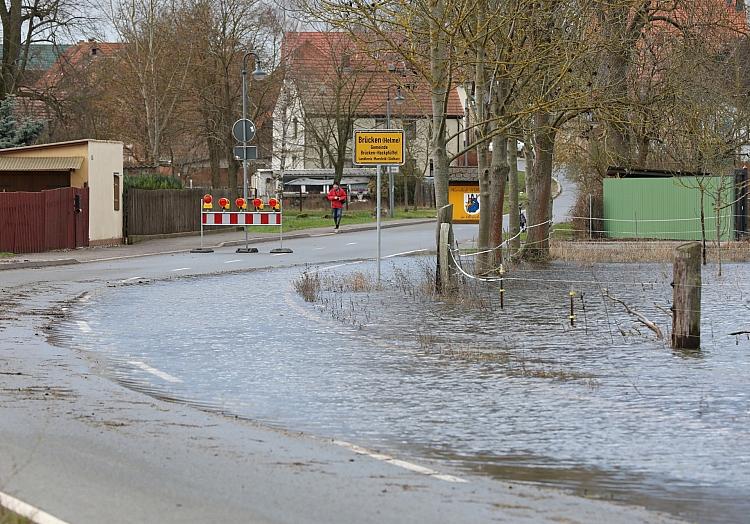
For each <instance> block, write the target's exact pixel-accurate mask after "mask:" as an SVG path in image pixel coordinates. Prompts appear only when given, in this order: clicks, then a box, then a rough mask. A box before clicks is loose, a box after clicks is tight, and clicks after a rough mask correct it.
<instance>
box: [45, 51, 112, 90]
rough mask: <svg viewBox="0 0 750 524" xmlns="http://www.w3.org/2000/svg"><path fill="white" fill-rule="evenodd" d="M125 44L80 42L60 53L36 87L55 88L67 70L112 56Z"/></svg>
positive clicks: (79, 67)
mask: <svg viewBox="0 0 750 524" xmlns="http://www.w3.org/2000/svg"><path fill="white" fill-rule="evenodd" d="M124 45H125V44H122V43H114V42H92V41H87V42H78V43H77V44H75V45H72V46H70V47H69V48H68V49H66V50H65V52H64V53H63V54H62V55H60V57H59V58H58V59H57V60H56V61H55V63H54V64H52V67H50V68H49V69H48V70H47V71H46V72H45V73H44V75H42V77H41V78H40V79H39V80H38V81H37V83H36V85H35V88H36V89H38V90H46V89H51V88H54V87H55V86H57V84H58V83H59V82H60V80H62V78H63V76H64V75H65V71H66V70H68V69H71V68H72V69H81V68H83V67H86V66H87V65H88V64H89V63H91V61H92V60H96V58H97V57H100V56H112V55H113V54H115V53H116V52H117V51H119V50H120V49H122V48H123V46H124Z"/></svg>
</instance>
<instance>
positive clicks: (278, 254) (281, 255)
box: [271, 253, 289, 257]
mask: <svg viewBox="0 0 750 524" xmlns="http://www.w3.org/2000/svg"><path fill="white" fill-rule="evenodd" d="M288 254H289V253H271V256H272V257H283V256H284V255H288Z"/></svg>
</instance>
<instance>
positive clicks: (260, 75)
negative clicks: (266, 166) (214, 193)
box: [233, 51, 268, 253]
mask: <svg viewBox="0 0 750 524" xmlns="http://www.w3.org/2000/svg"><path fill="white" fill-rule="evenodd" d="M248 56H252V57H253V58H255V71H253V78H254V79H255V80H258V81H260V80H263V79H264V78H266V76H268V75H267V74H266V72H265V71H263V69H261V67H260V58H258V55H256V54H255V53H254V52H253V51H248V52H247V53H245V56H243V57H242V126H241V129H242V135H241V138H242V140H241V142H242V146H243V148H242V149H243V152H242V197H243V199H244V201H245V202H247V143H248V142H249V141H250V140H251V139H252V136H248V120H247V57H248ZM233 132H234V131H233ZM254 133H255V130H254V129H253V130H252V132H251V133H250V134H254ZM235 138H237V139H238V140H239V138H240V137H238V136H237V135H235ZM244 229H245V247H244V248H237V253H257V252H258V249H257V248H254V247H252V248H251V247H248V246H247V226H245V227H244Z"/></svg>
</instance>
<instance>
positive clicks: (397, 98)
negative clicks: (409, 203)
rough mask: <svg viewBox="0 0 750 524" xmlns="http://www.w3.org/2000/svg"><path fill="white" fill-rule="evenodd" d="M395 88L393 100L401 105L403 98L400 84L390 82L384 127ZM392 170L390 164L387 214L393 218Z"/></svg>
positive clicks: (389, 119)
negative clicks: (392, 89) (392, 90)
mask: <svg viewBox="0 0 750 524" xmlns="http://www.w3.org/2000/svg"><path fill="white" fill-rule="evenodd" d="M392 87H395V88H396V96H395V98H394V100H395V101H396V103H397V104H398V105H401V104H402V103H403V102H404V100H405V98H404V95H403V94H401V86H398V85H395V84H392V85H389V86H388V89H387V90H386V99H385V127H386V128H388V129H390V128H391V88H392ZM393 185H394V184H393V171H391V166H388V215H389V216H390V217H391V218H393V216H394V208H395V207H396V202H395V200H396V199H395V195H394V192H393Z"/></svg>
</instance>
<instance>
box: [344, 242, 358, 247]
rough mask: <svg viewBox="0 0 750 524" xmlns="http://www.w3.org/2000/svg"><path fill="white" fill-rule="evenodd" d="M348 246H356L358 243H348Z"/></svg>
mask: <svg viewBox="0 0 750 524" xmlns="http://www.w3.org/2000/svg"><path fill="white" fill-rule="evenodd" d="M346 245H347V246H356V245H357V243H356V242H347V243H346Z"/></svg>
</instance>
